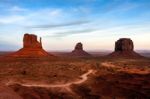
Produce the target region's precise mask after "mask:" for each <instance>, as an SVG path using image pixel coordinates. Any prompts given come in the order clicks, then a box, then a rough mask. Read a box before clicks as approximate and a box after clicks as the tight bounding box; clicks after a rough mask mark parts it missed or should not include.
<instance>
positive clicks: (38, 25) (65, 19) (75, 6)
mask: <svg viewBox="0 0 150 99" xmlns="http://www.w3.org/2000/svg"><path fill="white" fill-rule="evenodd" d="M25 33H31V34H36V35H38V36H39V37H42V41H43V47H44V49H46V50H48V51H71V50H73V49H74V46H75V44H76V43H77V42H82V43H83V47H84V50H87V51H101V50H113V49H114V43H115V41H116V40H118V39H119V38H131V39H132V40H133V41H134V46H135V49H136V50H150V0H0V51H11V50H13V51H15V50H18V49H20V48H21V47H22V43H23V42H22V39H23V35H24V34H25Z"/></svg>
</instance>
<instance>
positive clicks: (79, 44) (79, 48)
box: [75, 42, 83, 50]
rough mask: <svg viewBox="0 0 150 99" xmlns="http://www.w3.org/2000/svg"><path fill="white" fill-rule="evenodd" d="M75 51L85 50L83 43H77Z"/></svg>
mask: <svg viewBox="0 0 150 99" xmlns="http://www.w3.org/2000/svg"><path fill="white" fill-rule="evenodd" d="M75 50H83V45H82V43H81V42H79V43H77V44H76V46H75Z"/></svg>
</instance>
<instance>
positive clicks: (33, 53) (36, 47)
mask: <svg viewBox="0 0 150 99" xmlns="http://www.w3.org/2000/svg"><path fill="white" fill-rule="evenodd" d="M10 56H13V57H52V56H53V55H51V54H49V53H47V52H46V51H45V50H44V49H43V47H42V38H41V37H40V41H38V40H37V36H36V35H34V34H24V37H23V48H21V49H20V50H19V51H17V52H15V53H12V54H11V55H10Z"/></svg>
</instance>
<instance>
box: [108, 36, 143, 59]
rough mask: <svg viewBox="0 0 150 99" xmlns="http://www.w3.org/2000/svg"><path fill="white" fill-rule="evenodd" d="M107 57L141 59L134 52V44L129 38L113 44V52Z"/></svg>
mask: <svg viewBox="0 0 150 99" xmlns="http://www.w3.org/2000/svg"><path fill="white" fill-rule="evenodd" d="M109 56H112V57H127V58H138V57H142V56H140V55H139V54H138V53H136V52H135V51H134V44H133V41H132V40H131V39H130V38H120V39H119V40H117V41H116V42H115V51H114V52H113V53H111V54H110V55H109Z"/></svg>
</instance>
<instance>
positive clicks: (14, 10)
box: [8, 6, 28, 12]
mask: <svg viewBox="0 0 150 99" xmlns="http://www.w3.org/2000/svg"><path fill="white" fill-rule="evenodd" d="M8 11H11V12H24V11H28V9H25V8H21V7H19V6H13V7H11V8H9V9H8Z"/></svg>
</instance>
